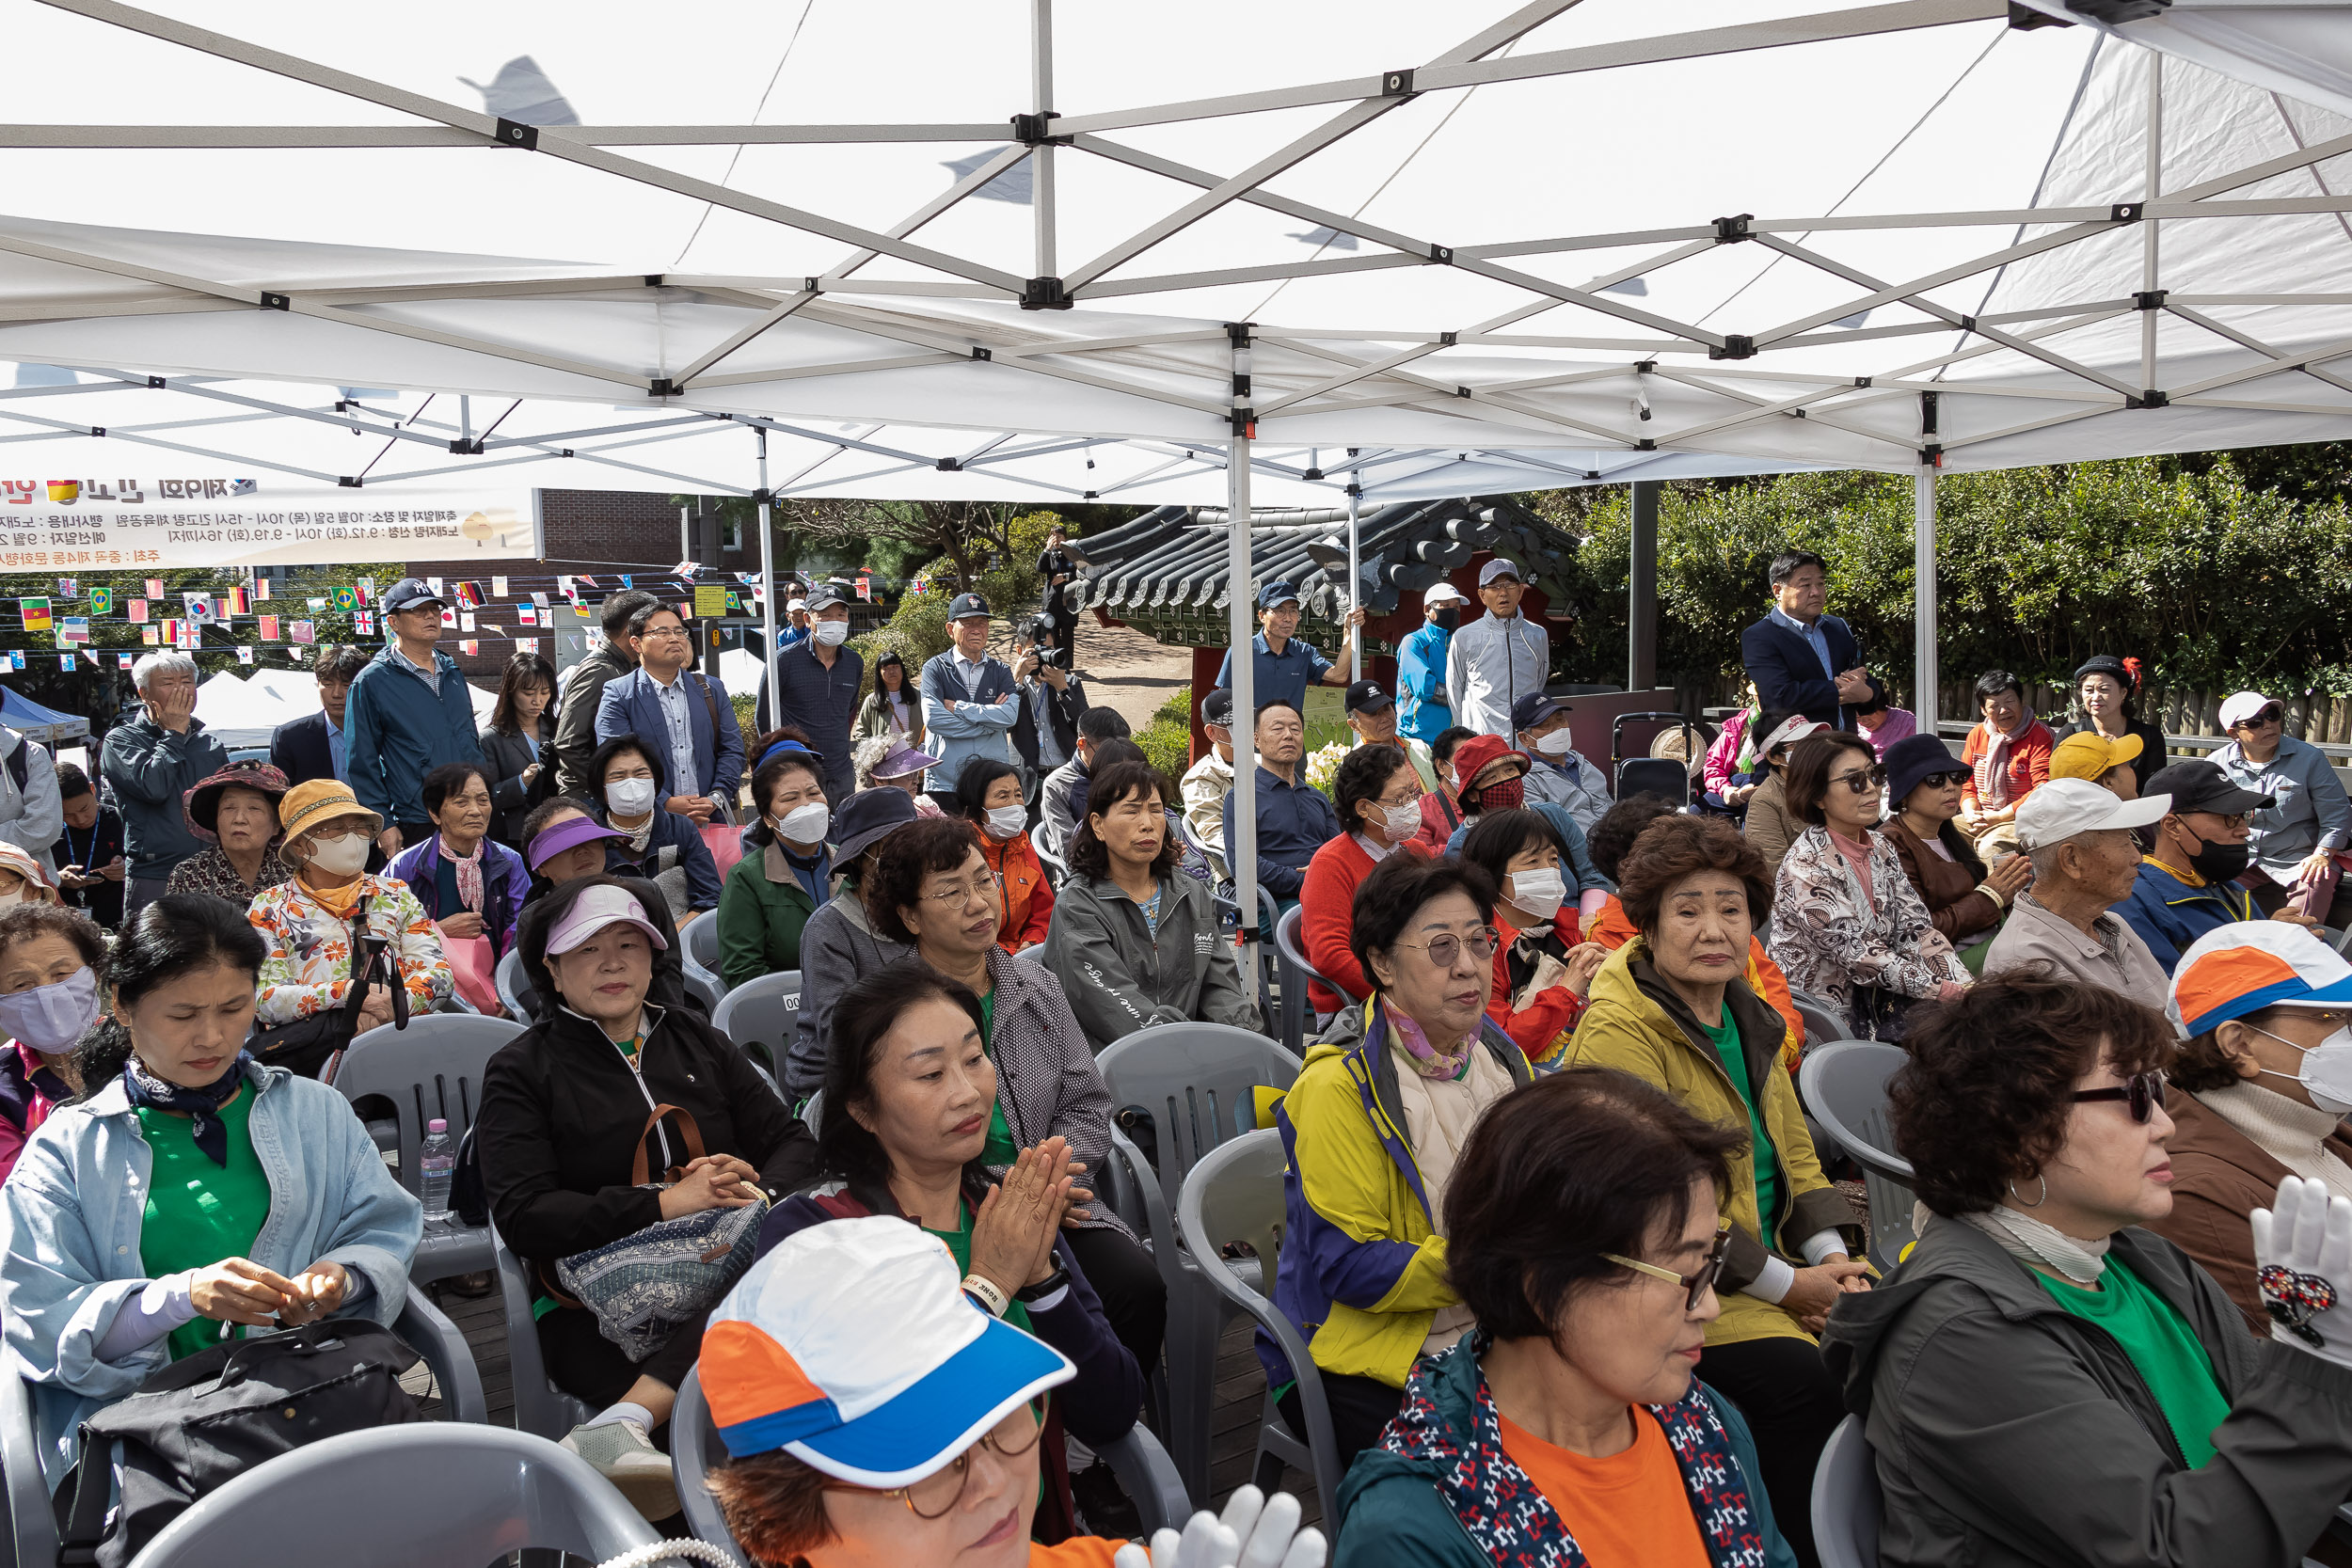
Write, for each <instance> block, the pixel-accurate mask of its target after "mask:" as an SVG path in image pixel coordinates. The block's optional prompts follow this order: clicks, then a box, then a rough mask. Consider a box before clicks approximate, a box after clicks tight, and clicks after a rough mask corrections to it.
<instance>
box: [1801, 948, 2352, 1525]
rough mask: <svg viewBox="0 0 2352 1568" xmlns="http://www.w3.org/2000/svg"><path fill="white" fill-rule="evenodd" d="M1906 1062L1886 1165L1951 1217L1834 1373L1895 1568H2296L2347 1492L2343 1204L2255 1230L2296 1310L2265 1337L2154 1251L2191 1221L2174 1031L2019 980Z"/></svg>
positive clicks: (1970, 1006) (2299, 1186)
mask: <svg viewBox="0 0 2352 1568" xmlns="http://www.w3.org/2000/svg"><path fill="white" fill-rule="evenodd" d="M2280 967H2281V968H2283V967H2284V966H2280ZM1904 1047H1905V1049H1906V1050H1907V1051H1908V1053H1910V1061H1909V1063H1908V1064H1907V1065H1906V1066H1905V1067H1904V1068H1903V1069H1901V1070H1900V1071H1899V1072H1898V1073H1897V1074H1896V1075H1895V1078H1894V1080H1893V1082H1892V1084H1891V1085H1890V1086H1889V1095H1888V1098H1889V1101H1890V1104H1891V1107H1892V1110H1893V1124H1894V1139H1895V1146H1896V1148H1897V1149H1898V1150H1899V1152H1900V1153H1901V1154H1902V1155H1903V1156H1904V1157H1905V1158H1906V1159H1908V1160H1909V1161H1910V1162H1911V1164H1912V1167H1913V1170H1914V1172H1915V1181H1916V1189H1917V1192H1918V1196H1919V1200H1920V1202H1922V1203H1924V1204H1925V1205H1926V1206H1927V1208H1928V1210H1929V1212H1930V1213H1931V1215H1932V1216H1933V1217H1932V1218H1931V1219H1930V1220H1929V1221H1928V1223H1927V1225H1926V1226H1925V1227H1924V1228H1923V1229H1922V1230H1921V1232H1920V1235H1919V1241H1918V1244H1917V1245H1916V1246H1915V1247H1914V1248H1913V1249H1912V1251H1911V1253H1910V1255H1909V1256H1908V1257H1907V1258H1906V1259H1904V1260H1903V1263H1902V1265H1901V1266H1900V1267H1899V1268H1898V1269H1897V1270H1896V1271H1895V1272H1894V1274H1892V1275H1890V1276H1889V1277H1888V1278H1887V1280H1886V1282H1885V1283H1884V1284H1883V1286H1882V1287H1881V1288H1880V1289H1879V1290H1876V1291H1871V1292H1869V1293H1868V1294H1867V1295H1850V1296H1843V1297H1840V1298H1839V1299H1838V1302H1837V1304H1836V1308H1835V1309H1834V1310H1833V1311H1832V1312H1831V1314H1830V1320H1829V1329H1828V1332H1827V1334H1826V1335H1824V1337H1823V1339H1822V1347H1821V1348H1822V1353H1823V1354H1824V1356H1825V1357H1826V1358H1827V1360H1828V1362H1829V1365H1830V1367H1831V1370H1833V1371H1834V1372H1836V1373H1837V1374H1838V1375H1840V1376H1841V1377H1842V1378H1843V1379H1844V1381H1845V1393H1846V1402H1847V1404H1848V1405H1849V1407H1851V1409H1853V1410H1854V1411H1856V1412H1858V1413H1859V1414H1860V1416H1861V1419H1862V1421H1863V1433H1864V1435H1865V1436H1866V1437H1867V1439H1868V1441H1869V1444H1870V1446H1871V1448H1872V1449H1874V1450H1875V1451H1876V1455H1877V1465H1878V1473H1879V1480H1880V1483H1881V1485H1882V1487H1883V1492H1884V1512H1883V1525H1882V1528H1881V1533H1880V1538H1879V1548H1880V1556H1881V1558H1882V1560H1884V1561H1887V1562H1889V1563H1912V1562H1970V1563H1975V1564H1979V1565H1980V1568H2008V1565H2011V1564H2015V1565H2019V1568H2022V1565H2024V1564H2026V1563H2034V1564H2050V1563H2068V1564H2072V1563H2085V1564H2089V1563H2103V1564H2104V1563H2121V1562H2125V1561H2128V1562H2132V1563H2145V1564H2181V1565H2184V1568H2186V1565H2188V1564H2205V1563H2229V1564H2232V1565H2233V1568H2250V1565H2255V1564H2275V1565H2278V1568H2292V1565H2294V1564H2295V1563H2297V1562H2299V1561H2300V1560H2302V1559H2303V1557H2304V1556H2305V1554H2306V1553H2307V1552H2309V1551H2311V1550H2312V1546H2313V1545H2314V1544H2315V1543H2316V1542H2317V1541H2318V1540H2319V1538H2320V1535H2321V1532H2322V1531H2323V1530H2325V1529H2327V1528H2328V1526H2329V1523H2330V1520H2331V1518H2332V1516H2333V1515H2334V1513H2335V1511H2336V1506H2337V1504H2339V1503H2340V1502H2342V1501H2343V1500H2344V1497H2345V1496H2346V1495H2347V1493H2352V1323H2343V1322H2339V1321H2338V1320H2344V1319H2352V1309H2347V1308H2345V1307H2318V1305H2317V1304H2318V1303H2320V1302H2323V1301H2325V1300H2326V1299H2328V1297H2331V1296H2332V1297H2336V1298H2339V1299H2341V1298H2342V1297H2344V1295H2345V1294H2346V1293H2347V1292H2352V1200H2347V1199H2344V1198H2341V1197H2339V1198H2335V1199H2333V1200H2332V1202H2330V1200H2329V1199H2328V1195H2327V1191H2326V1189H2325V1188H2324V1187H2322V1186H2321V1185H2320V1184H2319V1183H2316V1182H2311V1183H2305V1182H2303V1181H2302V1180H2300V1179H2299V1178H2296V1177H2289V1178H2287V1180H2286V1181H2285V1182H2284V1183H2283V1184H2282V1185H2281V1186H2280V1190H2279V1194H2278V1197H2277V1199H2276V1200H2275V1203H2276V1210H2277V1213H2276V1224H2275V1225H2274V1224H2273V1223H2272V1219H2273V1216H2272V1212H2271V1211H2269V1210H2257V1211H2256V1212H2255V1213H2254V1216H2253V1219H2254V1223H2253V1225H2252V1226H2251V1229H2252V1231H2253V1236H2254V1247H2253V1251H2254V1255H2255V1259H2256V1262H2257V1264H2258V1265H2265V1266H2270V1265H2275V1266H2276V1269H2277V1271H2278V1272H2276V1273H2275V1274H2274V1273H2270V1272H2269V1270H2268V1269H2267V1268H2265V1269H2264V1270H2263V1273H2264V1274H2265V1275H2267V1277H2265V1282H2264V1293H2265V1298H2266V1299H2270V1298H2273V1296H2274V1290H2276V1289H2277V1288H2279V1287H2284V1291H2282V1292H2280V1293H2279V1294H2278V1295H2277V1297H2276V1299H2277V1300H2279V1301H2280V1302H2282V1303H2285V1304H2286V1305H2287V1306H2288V1307H2289V1309H2288V1310H2287V1311H2286V1312H2285V1316H2284V1318H2283V1319H2282V1320H2281V1322H2280V1325H2279V1326H2274V1327H2273V1328H2272V1330H2271V1333H2270V1337H2269V1338H2267V1339H2256V1338H2252V1337H2250V1336H2249V1335H2248V1334H2247V1332H2246V1323H2245V1319H2244V1317H2243V1315H2242V1314H2240V1312H2239V1311H2238V1309H2237V1307H2235V1306H2234V1305H2233V1303H2232V1301H2231V1299H2230V1296H2229V1294H2228V1292H2227V1291H2224V1290H2223V1289H2222V1288H2221V1287H2220V1286H2219V1285H2218V1284H2217V1283H2216V1282H2215V1281H2214V1279H2213V1277H2212V1276H2211V1275H2207V1274H2206V1273H2205V1272H2204V1270H2202V1269H2201V1268H2199V1267H2198V1266H2197V1264H2196V1263H2195V1262H2194V1261H2193V1260H2191V1259H2190V1258H2189V1257H2188V1255H2187V1254H2186V1253H2185V1252H2183V1251H2182V1250H2181V1249H2180V1248H2179V1247H2177V1246H2175V1245H2173V1244H2172V1243H2170V1242H2168V1241H2166V1240H2164V1239H2163V1238H2161V1237H2159V1236H2157V1235H2156V1234H2155V1233H2154V1232H2153V1231H2151V1230H2148V1229H2145V1228H2143V1227H2145V1226H2146V1225H2147V1224H2148V1223H2149V1222H2151V1221H2153V1220H2159V1219H2162V1218H2164V1217H2165V1216H2166V1215H2167V1214H2168V1213H2169V1212H2170V1211H2171V1208H2172V1162H2171V1158H2170V1156H2169V1153H2168V1152H2167V1151H2166V1148H2165V1145H2166V1141H2167V1140H2168V1139H2169V1138H2170V1137H2171V1135H2172V1131H2173V1128H2172V1121H2171V1118H2170V1117H2168V1116H2167V1115H2166V1113H2165V1099H2166V1095H2165V1083H2164V1072H2165V1069H2166V1068H2167V1067H2168V1066H2169V1064H2170V1062H2171V1061H2172V1058H2173V1054H2174V1052H2175V1049H2176V1045H2175V1041H2174V1038H2173V1035H2172V1031H2171V1028H2170V1026H2169V1024H2167V1023H2166V1022H2165V1020H2164V1017H2163V1015H2162V1014H2159V1013H2157V1012H2156V1011H2155V1010H2154V1009H2153V1008H2152V1007H2148V1006H2143V1005H2142V1004H2140V1003H2138V1002H2137V1001H2134V1000H2133V999H2131V998H2129V997H2126V996H2123V995H2122V994H2120V993H2119V992H2115V991H2111V990H2106V989H2104V988H2102V987H2098V986H2083V985H2076V984H2074V983H2073V982H2071V981H2063V980H2057V979H2048V978H2042V977H2041V976H2039V975H2034V974H2027V973H2022V972H2021V973H2018V974H2005V975H2003V976H2001V977H2000V978H1999V979H1997V980H1991V981H1986V982H1984V983H1981V984H1979V985H1978V986H1976V987H1974V988H1973V989H1971V990H1969V992H1968V993H1967V995H1966V996H1964V997H1963V998H1962V999H1961V1000H1960V1001H1958V1002H1955V1003H1947V1004H1946V1005H1944V1006H1938V1007H1933V1008H1929V1009H1926V1010H1925V1012H1924V1016H1923V1017H1922V1018H1921V1020H1920V1022H1919V1026H1918V1027H1917V1028H1915V1029H1914V1030H1913V1031H1912V1032H1911V1034H1910V1035H1909V1037H1907V1038H1906V1039H1905V1040H1904ZM2306 1187H2308V1188H2309V1189H2310V1190H2309V1191H2308V1192H2306V1191H2305V1188H2306ZM2274 1232H2275V1234H2274ZM2277 1315H2278V1313H2277V1311H2276V1310H2274V1316H2277ZM2290 1324H2291V1325H2292V1328H2291V1327H2290V1326H2289V1325H2290Z"/></svg>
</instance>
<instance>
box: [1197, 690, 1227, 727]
mask: <svg viewBox="0 0 2352 1568" xmlns="http://www.w3.org/2000/svg"><path fill="white" fill-rule="evenodd" d="M1200 721H1201V722H1202V723H1203V724H1225V725H1228V726H1230V725H1231V724H1232V721H1233V693H1232V690H1231V689H1228V688H1225V687H1222V686H1220V687H1218V688H1217V689H1216V690H1214V691H1212V692H1210V693H1209V694H1208V695H1207V696H1205V697H1203V698H1201V699H1200Z"/></svg>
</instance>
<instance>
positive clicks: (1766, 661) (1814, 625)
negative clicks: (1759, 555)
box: [1740, 550, 1870, 730]
mask: <svg viewBox="0 0 2352 1568" xmlns="http://www.w3.org/2000/svg"><path fill="white" fill-rule="evenodd" d="M1828 604H1829V573H1828V570H1827V569H1826V567H1825V566H1824V565H1823V563H1822V561H1821V558H1820V556H1818V555H1815V554H1814V553H1813V552H1812V551H1810V550H1783V551H1782V552H1781V553H1780V554H1779V555H1778V556H1776V557H1775V558H1773V561H1772V610H1769V611H1767V612H1766V614H1765V616H1764V618H1763V619H1762V620H1760V621H1758V622H1756V624H1755V625H1754V626H1750V627H1748V628H1747V630H1745V631H1743V632H1741V633H1740V663H1742V664H1744V665H1746V666H1747V669H1748V678H1749V679H1751V680H1753V681H1755V682H1756V700H1757V702H1759V703H1761V704H1762V705H1763V706H1764V708H1765V710H1766V711H1767V712H1769V711H1771V710H1772V709H1773V708H1796V709H1797V710H1799V711H1800V712H1802V713H1803V714H1804V716H1805V717H1806V718H1808V719H1811V720H1813V721H1815V722H1817V723H1822V724H1829V725H1832V726H1834V727H1836V728H1837V729H1841V730H1851V729H1852V728H1853V727H1854V726H1853V716H1852V713H1851V711H1850V710H1851V708H1852V706H1853V705H1854V704H1856V703H1862V702H1867V701H1868V700H1869V696H1870V673H1869V672H1868V671H1867V670H1866V669H1864V668H1863V667H1862V651H1861V649H1860V648H1859V647H1858V646H1857V645H1856V644H1855V642H1854V638H1853V631H1852V629H1851V627H1849V626H1847V625H1846V623H1845V622H1843V621H1841V620H1839V619H1838V618H1837V617H1836V616H1835V615H1825V614H1823V613H1822V611H1823V610H1824V609H1826V608H1827V606H1828Z"/></svg>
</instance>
